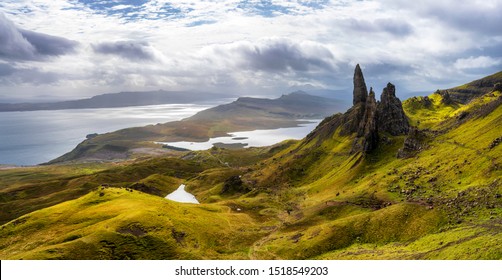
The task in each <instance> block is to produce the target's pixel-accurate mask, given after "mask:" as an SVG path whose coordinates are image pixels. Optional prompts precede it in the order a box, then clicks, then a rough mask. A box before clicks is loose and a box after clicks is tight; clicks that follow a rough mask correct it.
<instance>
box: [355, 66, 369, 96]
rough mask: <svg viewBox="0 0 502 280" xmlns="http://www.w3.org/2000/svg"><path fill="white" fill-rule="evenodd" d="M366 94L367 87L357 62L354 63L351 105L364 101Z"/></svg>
mask: <svg viewBox="0 0 502 280" xmlns="http://www.w3.org/2000/svg"><path fill="white" fill-rule="evenodd" d="M367 96H368V89H367V88H366V83H365V82H364V76H363V71H361V67H359V64H357V65H356V70H355V71H354V97H353V98H354V99H353V105H356V104H358V103H363V104H364V103H365V102H366V97H367Z"/></svg>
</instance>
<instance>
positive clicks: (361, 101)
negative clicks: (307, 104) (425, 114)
mask: <svg viewBox="0 0 502 280" xmlns="http://www.w3.org/2000/svg"><path fill="white" fill-rule="evenodd" d="M353 82H354V91H353V106H352V107H351V108H350V109H349V110H347V112H345V113H344V114H337V115H334V116H331V117H329V118H327V119H325V120H324V121H323V122H321V124H319V126H318V127H317V128H316V130H314V131H313V132H312V133H311V134H310V135H309V136H308V137H307V139H313V138H314V137H315V136H320V138H321V139H324V138H326V137H329V136H330V135H331V134H333V133H335V131H336V130H338V129H340V130H339V133H340V135H351V134H355V135H356V139H355V140H354V145H353V147H352V152H353V153H356V152H364V153H370V152H371V151H373V150H374V149H376V148H377V146H378V143H379V140H380V136H379V133H389V134H390V135H392V136H397V135H405V134H407V133H408V131H409V130H410V125H409V122H408V118H407V117H406V115H405V113H404V110H403V106H402V104H401V101H400V100H399V98H397V97H396V88H395V86H394V85H393V84H391V83H388V84H387V87H385V88H384V89H383V92H382V95H381V97H380V101H379V102H377V101H376V98H375V93H374V92H373V89H370V92H369V94H368V91H367V87H366V83H365V82H364V76H363V73H362V71H361V68H360V66H359V64H358V65H357V66H356V69H355V71H354V79H353Z"/></svg>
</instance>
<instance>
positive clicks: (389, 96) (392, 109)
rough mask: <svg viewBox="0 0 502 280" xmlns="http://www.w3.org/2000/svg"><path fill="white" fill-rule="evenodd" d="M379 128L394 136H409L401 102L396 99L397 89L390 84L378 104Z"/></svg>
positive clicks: (408, 127) (408, 125)
mask: <svg viewBox="0 0 502 280" xmlns="http://www.w3.org/2000/svg"><path fill="white" fill-rule="evenodd" d="M378 127H379V129H380V131H385V132H388V133H390V134H391V135H393V136H397V135H404V134H407V133H408V131H409V129H410V124H409V122H408V118H407V117H406V114H405V113H404V110H403V104H402V103H401V100H399V98H397V97H396V87H395V86H394V85H393V84H391V83H388V84H387V87H385V88H384V89H383V92H382V96H381V97H380V102H378Z"/></svg>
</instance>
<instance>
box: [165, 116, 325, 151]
mask: <svg viewBox="0 0 502 280" xmlns="http://www.w3.org/2000/svg"><path fill="white" fill-rule="evenodd" d="M319 122H320V120H313V121H311V122H310V123H305V124H301V125H300V126H297V127H288V128H277V129H262V130H253V131H241V132H233V133H231V134H230V136H225V137H215V138H211V139H209V141H207V142H187V141H180V142H157V143H158V144H164V145H168V146H172V147H177V148H183V149H189V150H192V151H198V150H207V149H210V148H212V147H213V145H215V146H217V147H224V146H227V147H229V148H232V147H263V146H270V145H273V144H276V143H279V142H281V141H284V140H288V139H302V138H303V137H305V136H307V134H309V133H310V132H311V131H312V130H313V129H314V128H315V127H316V126H317V125H318V124H319ZM222 144H223V145H222Z"/></svg>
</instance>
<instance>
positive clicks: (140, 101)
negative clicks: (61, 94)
mask: <svg viewBox="0 0 502 280" xmlns="http://www.w3.org/2000/svg"><path fill="white" fill-rule="evenodd" d="M228 97H229V96H228V95H224V94H215V93H206V92H191V91H165V90H158V91H146V92H119V93H107V94H101V95H96V96H93V97H91V98H86V99H78V100H69V101H59V102H45V103H0V112H10V111H40V110H64V109H87V108H117V107H128V106H146V105H159V104H186V103H194V102H203V101H209V100H214V99H218V98H228Z"/></svg>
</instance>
